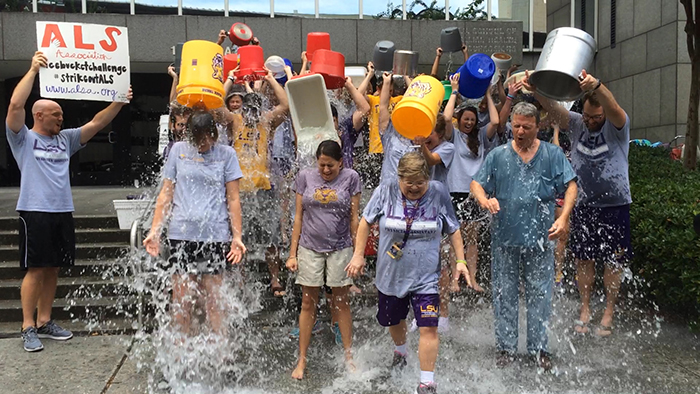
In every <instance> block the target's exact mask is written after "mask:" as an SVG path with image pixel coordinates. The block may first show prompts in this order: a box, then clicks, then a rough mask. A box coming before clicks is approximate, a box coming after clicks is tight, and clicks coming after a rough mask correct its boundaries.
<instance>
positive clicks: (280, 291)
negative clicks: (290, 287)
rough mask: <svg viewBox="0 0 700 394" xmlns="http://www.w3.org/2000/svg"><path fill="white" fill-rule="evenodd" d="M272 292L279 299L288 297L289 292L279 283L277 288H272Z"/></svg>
mask: <svg viewBox="0 0 700 394" xmlns="http://www.w3.org/2000/svg"><path fill="white" fill-rule="evenodd" d="M270 291H271V292H272V295H273V296H275V297H278V298H281V297H284V296H286V295H287V291H286V290H285V289H284V287H282V285H280V284H279V283H278V284H277V285H276V286H270Z"/></svg>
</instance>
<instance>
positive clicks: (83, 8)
mask: <svg viewBox="0 0 700 394" xmlns="http://www.w3.org/2000/svg"><path fill="white" fill-rule="evenodd" d="M81 8H82V10H83V14H87V0H83V1H82V4H81Z"/></svg>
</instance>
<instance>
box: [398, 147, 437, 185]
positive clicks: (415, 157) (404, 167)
mask: <svg viewBox="0 0 700 394" xmlns="http://www.w3.org/2000/svg"><path fill="white" fill-rule="evenodd" d="M396 172H397V174H398V175H399V178H412V177H422V178H424V179H430V168H429V167H428V162H427V161H425V157H423V154H422V153H420V152H416V151H412V152H408V153H406V154H405V155H403V157H401V159H400V160H399V166H398V168H397V170H396Z"/></svg>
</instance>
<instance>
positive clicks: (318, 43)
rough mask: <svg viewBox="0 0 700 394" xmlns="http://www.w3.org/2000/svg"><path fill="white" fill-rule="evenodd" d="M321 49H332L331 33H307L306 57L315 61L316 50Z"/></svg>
mask: <svg viewBox="0 0 700 394" xmlns="http://www.w3.org/2000/svg"><path fill="white" fill-rule="evenodd" d="M319 49H326V50H329V51H330V50H331V35H330V34H328V33H318V32H314V33H309V34H307V35H306V58H307V59H308V60H309V61H310V62H313V56H314V52H316V51H317V50H319Z"/></svg>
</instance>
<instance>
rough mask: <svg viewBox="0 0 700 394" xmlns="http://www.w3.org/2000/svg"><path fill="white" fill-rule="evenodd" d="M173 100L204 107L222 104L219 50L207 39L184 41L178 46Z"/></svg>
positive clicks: (222, 80)
mask: <svg viewBox="0 0 700 394" xmlns="http://www.w3.org/2000/svg"><path fill="white" fill-rule="evenodd" d="M177 102H178V103H180V104H182V105H186V106H188V107H194V106H195V105H197V104H200V103H201V104H204V106H205V107H207V109H214V108H219V107H222V106H223V105H224V56H223V49H222V48H221V47H220V46H219V45H216V43H213V42H211V41H203V40H193V41H187V42H186V43H185V44H184V45H183V46H182V61H181V63H180V84H179V85H177Z"/></svg>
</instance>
